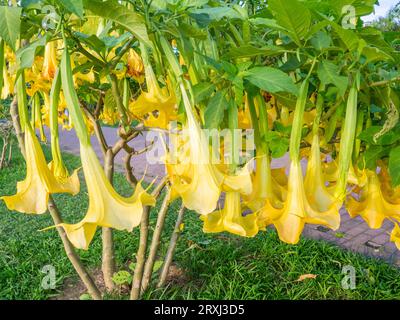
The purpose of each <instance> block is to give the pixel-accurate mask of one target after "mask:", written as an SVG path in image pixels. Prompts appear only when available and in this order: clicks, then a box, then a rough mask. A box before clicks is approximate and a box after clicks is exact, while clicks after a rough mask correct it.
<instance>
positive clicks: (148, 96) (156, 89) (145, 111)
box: [129, 48, 177, 129]
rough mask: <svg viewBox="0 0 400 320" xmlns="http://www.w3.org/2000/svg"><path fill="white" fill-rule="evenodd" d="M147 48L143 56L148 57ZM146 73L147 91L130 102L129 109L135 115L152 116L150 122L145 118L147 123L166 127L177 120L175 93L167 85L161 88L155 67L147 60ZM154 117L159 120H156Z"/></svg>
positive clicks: (139, 116)
mask: <svg viewBox="0 0 400 320" xmlns="http://www.w3.org/2000/svg"><path fill="white" fill-rule="evenodd" d="M145 50H146V49H144V48H142V51H143V57H147V53H145ZM144 60H146V59H144ZM145 74H146V84H147V92H146V91H144V92H142V93H141V94H140V96H139V97H138V98H137V99H136V100H135V101H133V102H131V103H130V104H129V111H130V112H131V114H132V115H133V116H134V117H138V118H144V119H145V116H148V117H150V121H149V122H148V123H146V119H145V120H144V124H145V125H148V126H150V125H154V124H156V126H157V127H159V128H163V129H166V128H167V126H168V123H169V122H170V121H173V120H176V116H177V111H176V109H177V106H176V98H175V95H174V94H172V93H171V92H169V91H168V88H167V87H164V88H160V86H159V84H158V81H157V78H156V76H155V74H154V71H153V68H152V67H151V65H150V63H146V61H145ZM154 118H156V119H158V120H159V121H156V120H155V119H154Z"/></svg>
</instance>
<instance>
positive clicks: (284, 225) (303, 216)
mask: <svg viewBox="0 0 400 320" xmlns="http://www.w3.org/2000/svg"><path fill="white" fill-rule="evenodd" d="M306 223H311V224H321V225H324V226H327V227H329V228H331V229H333V230H336V229H337V228H339V224H340V216H339V215H338V212H337V207H336V206H335V205H333V206H331V207H330V208H329V209H328V210H326V211H319V210H316V209H314V208H313V206H312V205H311V204H310V202H309V201H308V199H307V196H306V192H305V189H304V183H303V174H302V170H301V165H300V163H299V162H296V161H293V162H292V163H291V166H290V175H289V183H288V194H287V199H286V201H285V202H284V204H283V207H282V208H276V207H274V206H273V204H272V203H271V201H270V200H268V199H267V201H266V205H265V206H264V207H263V208H262V209H261V210H260V214H259V225H260V227H266V226H268V225H269V224H273V225H274V226H275V227H276V229H277V231H278V235H279V238H280V239H281V240H282V241H284V242H286V243H290V244H296V243H298V242H299V240H300V235H301V233H302V231H303V229H304V226H305V224H306Z"/></svg>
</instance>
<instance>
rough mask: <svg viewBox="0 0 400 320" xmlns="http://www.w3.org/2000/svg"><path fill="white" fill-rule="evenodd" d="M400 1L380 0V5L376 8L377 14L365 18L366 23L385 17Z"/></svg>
mask: <svg viewBox="0 0 400 320" xmlns="http://www.w3.org/2000/svg"><path fill="white" fill-rule="evenodd" d="M398 2H400V0H379V3H380V5H379V6H375V14H371V15H370V16H367V17H364V18H363V20H364V21H372V20H375V19H376V18H379V17H384V16H385V15H386V14H387V13H388V12H389V10H390V8H392V7H394V6H395V5H396V4H397V3H398Z"/></svg>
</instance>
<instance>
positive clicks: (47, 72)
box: [42, 41, 57, 80]
mask: <svg viewBox="0 0 400 320" xmlns="http://www.w3.org/2000/svg"><path fill="white" fill-rule="evenodd" d="M56 70H57V46H56V41H51V42H48V43H47V44H46V47H45V52H44V62H43V72H42V75H43V78H44V79H46V80H51V79H54V75H55V73H56Z"/></svg>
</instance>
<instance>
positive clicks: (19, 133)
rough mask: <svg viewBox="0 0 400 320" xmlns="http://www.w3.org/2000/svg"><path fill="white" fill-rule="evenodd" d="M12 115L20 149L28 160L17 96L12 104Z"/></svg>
mask: <svg viewBox="0 0 400 320" xmlns="http://www.w3.org/2000/svg"><path fill="white" fill-rule="evenodd" d="M10 114H11V119H12V122H13V126H14V130H15V135H16V137H17V140H18V146H19V149H20V151H21V154H22V156H23V157H24V158H26V155H25V139H24V133H23V132H22V129H21V124H20V122H19V114H18V101H17V95H15V96H14V99H13V101H12V102H11V105H10Z"/></svg>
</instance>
